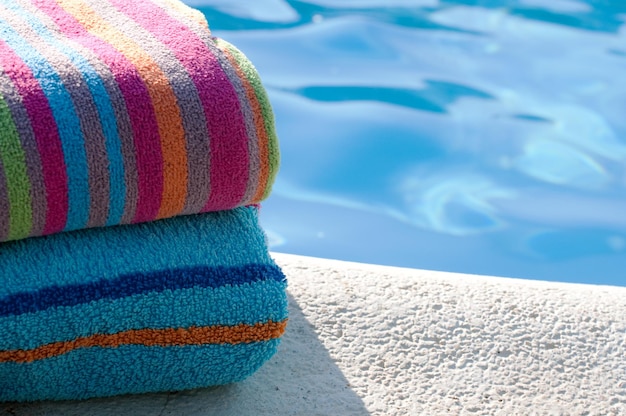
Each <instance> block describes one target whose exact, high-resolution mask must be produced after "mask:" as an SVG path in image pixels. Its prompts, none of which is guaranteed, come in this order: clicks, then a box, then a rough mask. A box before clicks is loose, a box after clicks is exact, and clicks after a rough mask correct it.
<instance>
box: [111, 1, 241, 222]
mask: <svg viewBox="0 0 626 416" xmlns="http://www.w3.org/2000/svg"><path fill="white" fill-rule="evenodd" d="M110 2H111V3H112V4H114V5H115V6H116V7H117V8H118V9H119V10H121V11H123V12H124V13H125V14H126V15H128V16H129V17H131V18H133V19H134V20H135V21H136V22H137V23H138V24H139V25H141V26H142V27H143V28H144V29H145V30H147V31H149V32H150V33H152V35H153V36H154V37H155V38H157V39H158V40H159V41H160V42H162V43H163V44H165V45H167V46H168V47H169V48H170V50H171V51H172V53H174V54H175V56H176V58H177V59H178V60H179V61H180V62H181V64H182V65H183V66H184V67H185V69H186V70H187V72H188V73H189V76H190V77H191V79H192V80H193V82H194V84H195V85H196V88H197V90H198V94H199V96H200V100H201V101H202V105H203V107H204V111H205V114H206V119H207V129H208V131H209V136H210V143H209V144H210V158H211V160H210V186H211V193H210V196H209V200H208V201H207V203H206V205H205V207H204V209H203V211H217V210H224V209H230V208H234V207H236V206H237V205H238V204H239V202H240V201H241V199H242V198H243V196H244V194H245V192H246V186H247V182H248V166H249V164H248V158H249V155H248V137H247V133H246V129H245V121H244V119H243V113H242V111H241V107H240V104H239V98H238V96H237V93H236V91H235V89H234V87H233V85H232V84H231V83H230V81H229V79H228V76H227V75H226V74H225V73H224V71H223V70H222V67H221V65H220V63H219V61H218V60H217V58H216V56H215V53H217V48H213V51H211V50H210V49H209V48H208V47H207V43H208V42H212V40H211V39H210V38H209V32H208V30H207V39H204V40H203V39H201V38H200V37H198V36H197V35H196V34H195V33H194V32H193V31H191V30H190V29H189V28H188V27H187V26H185V25H183V24H181V23H180V22H178V21H176V20H175V19H172V18H171V17H170V16H169V15H168V14H167V13H165V12H164V11H163V10H162V9H161V8H159V7H158V6H156V5H155V4H154V3H152V2H151V1H146V0H135V1H132V2H129V1H127V0H110ZM214 51H215V52H214Z"/></svg>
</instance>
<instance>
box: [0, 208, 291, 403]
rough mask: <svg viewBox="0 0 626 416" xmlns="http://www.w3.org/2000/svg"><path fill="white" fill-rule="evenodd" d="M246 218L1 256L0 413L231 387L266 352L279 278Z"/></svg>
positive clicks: (165, 224) (239, 215)
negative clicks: (11, 406) (1, 406)
mask: <svg viewBox="0 0 626 416" xmlns="http://www.w3.org/2000/svg"><path fill="white" fill-rule="evenodd" d="M257 210H258V209H257V208H256V207H241V208H237V209H234V210H229V211H223V212H212V213H206V214H198V215H193V216H181V217H176V218H172V219H167V220H161V221H156V222H150V223H144V224H137V225H126V226H117V227H107V228H97V229H87V230H80V231H74V232H69V233H60V234H55V235H51V236H46V237H39V238H33V239H26V240H19V241H14V242H9V243H4V244H3V245H2V250H0V270H2V284H1V285H0V334H1V336H0V401H16V400H18V401H29V400H42V399H54V400H60V399H85V398H89V397H101V396H112V395H117V394H125V393H143V392H153V391H175V390H182V389H190V388H196V387H203V386H209V385H216V384H225V383H231V382H235V381H239V380H242V379H244V378H245V377H247V376H248V375H250V374H251V373H253V372H254V371H255V370H256V369H257V368H258V367H259V366H260V365H261V364H262V363H263V362H265V361H266V360H267V359H269V357H271V356H272V354H273V353H274V352H275V350H276V347H277V345H278V342H279V337H280V336H281V334H282V333H283V331H284V329H285V325H286V320H287V299H286V292H285V286H286V282H285V277H284V275H283V274H282V272H281V270H280V269H279V268H278V267H277V266H276V265H275V263H274V262H273V261H272V259H271V258H270V256H269V254H268V252H267V249H266V242H265V235H264V234H263V231H262V230H261V229H260V227H259V226H258V222H257Z"/></svg>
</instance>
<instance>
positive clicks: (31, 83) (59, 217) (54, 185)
mask: <svg viewBox="0 0 626 416" xmlns="http://www.w3.org/2000/svg"><path fill="white" fill-rule="evenodd" d="M0 57H1V59H2V66H3V68H4V70H5V72H6V74H7V75H8V76H9V77H10V78H11V80H12V81H13V84H14V86H15V89H16V90H17V92H18V93H19V95H20V96H21V97H22V103H23V105H24V108H25V109H26V112H27V113H28V117H29V118H30V121H31V124H32V128H33V133H34V135H35V140H36V142H37V150H38V152H39V154H40V155H41V165H42V166H41V167H42V172H43V178H44V185H45V188H46V199H47V212H46V225H45V227H44V230H43V234H52V233H56V232H59V231H62V230H63V229H64V228H65V222H66V221H67V213H68V209H69V202H68V190H67V172H66V170H65V160H64V158H63V149H62V147H61V138H60V136H59V132H58V130H57V128H56V122H55V120H54V116H53V115H52V109H51V108H50V105H49V103H48V99H47V98H46V95H45V93H44V92H43V90H42V89H41V86H40V85H39V83H38V82H37V80H36V79H35V76H34V75H33V73H32V71H31V69H30V68H29V67H28V66H27V65H26V63H24V61H22V59H21V58H20V57H19V56H17V55H16V54H15V53H14V52H13V50H12V49H11V48H10V47H9V46H8V45H7V44H6V43H5V42H3V41H0Z"/></svg>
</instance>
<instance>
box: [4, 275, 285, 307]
mask: <svg viewBox="0 0 626 416" xmlns="http://www.w3.org/2000/svg"><path fill="white" fill-rule="evenodd" d="M264 280H275V281H277V282H284V281H285V275H284V274H283V273H282V271H281V270H280V268H278V267H277V266H272V265H260V264H252V265H246V266H241V267H224V266H216V267H206V266H205V267H190V268H176V269H168V270H160V271H158V272H152V273H133V274H128V275H123V276H120V277H117V278H115V279H107V280H98V281H95V282H90V283H85V284H73V285H66V286H58V285H55V286H50V287H46V288H43V289H40V290H37V291H32V292H21V293H15V294H13V295H10V296H7V297H5V298H4V299H0V316H11V315H19V314H22V313H29V312H37V311H42V310H45V309H48V308H53V307H56V306H74V305H79V304H82V303H87V302H91V301H94V300H99V299H119V298H123V297H126V296H132V295H137V294H141V293H146V292H154V291H163V290H167V289H170V290H175V289H190V288H193V287H204V288H217V287H221V286H237V285H241V284H245V283H254V282H261V281H264Z"/></svg>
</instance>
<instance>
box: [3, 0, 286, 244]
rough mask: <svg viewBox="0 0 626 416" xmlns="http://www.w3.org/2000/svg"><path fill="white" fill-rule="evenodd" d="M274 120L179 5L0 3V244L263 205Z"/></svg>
mask: <svg viewBox="0 0 626 416" xmlns="http://www.w3.org/2000/svg"><path fill="white" fill-rule="evenodd" d="M273 123H274V122H273V115H272V111H271V108H270V106H269V103H268V100H267V96H266V93H265V90H264V89H263V86H262V85H261V83H260V81H259V78H258V75H257V73H256V71H255V69H254V68H253V66H252V65H251V64H250V62H249V61H248V60H247V59H246V58H245V57H244V56H243V55H242V54H241V53H240V52H239V51H237V50H236V49H235V48H234V47H233V46H231V45H229V44H228V43H226V42H224V41H221V40H219V39H215V38H213V37H212V36H211V33H210V31H209V28H208V25H207V22H206V21H205V19H204V17H203V16H202V14H201V13H199V12H197V11H194V10H192V9H190V8H188V7H187V6H185V5H183V4H182V3H180V2H178V1H177V0H133V1H127V0H0V241H8V240H16V239H21V238H25V237H29V236H38V235H48V234H53V233H57V232H60V231H69V230H76V229H82V228H90V227H99V226H106V225H115V224H130V223H141V222H147V221H153V220H156V219H160V218H167V217H172V216H176V215H181V214H194V213H202V212H208V211H218V210H226V209H232V208H235V207H239V206H245V205H248V204H254V203H258V202H259V201H261V200H262V199H264V198H265V197H266V196H267V195H268V193H269V191H270V188H271V185H272V182H273V179H274V176H275V174H276V171H277V168H278V157H279V155H278V147H277V142H276V134H275V130H274V124H273Z"/></svg>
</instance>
